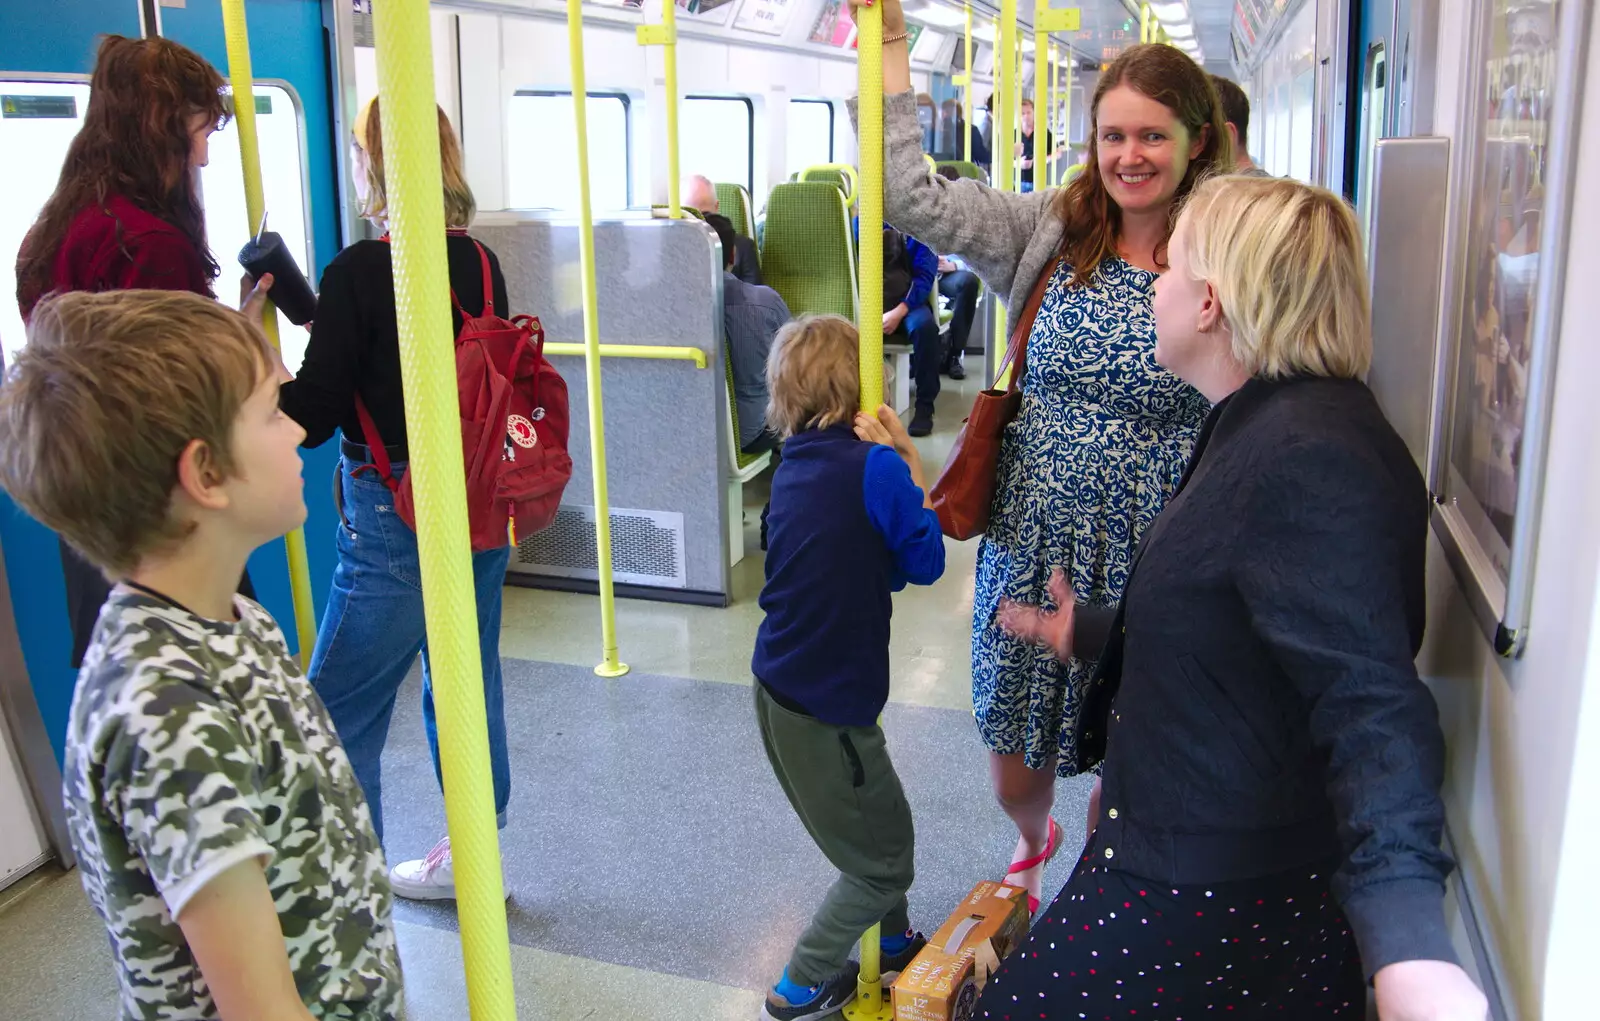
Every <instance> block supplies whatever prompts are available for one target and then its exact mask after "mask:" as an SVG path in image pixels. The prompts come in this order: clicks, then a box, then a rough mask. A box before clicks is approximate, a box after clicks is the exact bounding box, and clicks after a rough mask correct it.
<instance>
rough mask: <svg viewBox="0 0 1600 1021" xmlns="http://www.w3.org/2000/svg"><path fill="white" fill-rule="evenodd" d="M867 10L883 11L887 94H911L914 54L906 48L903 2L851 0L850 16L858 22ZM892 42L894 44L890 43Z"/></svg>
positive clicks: (885, 90) (884, 67)
mask: <svg viewBox="0 0 1600 1021" xmlns="http://www.w3.org/2000/svg"><path fill="white" fill-rule="evenodd" d="M867 7H876V8H878V9H879V10H881V11H883V38H884V39H885V40H886V41H885V42H884V44H883V94H884V95H886V96H897V95H899V94H900V93H902V92H909V91H910V90H911V51H910V50H909V49H908V48H907V47H906V38H905V34H906V13H905V11H904V10H902V9H901V8H900V0H850V16H851V17H852V18H856V17H857V16H856V11H857V10H859V9H862V8H867ZM858 20H859V19H858ZM895 36H899V37H900V38H898V39H895V38H894V37H895ZM891 39H893V40H894V41H893V42H889V41H887V40H891Z"/></svg>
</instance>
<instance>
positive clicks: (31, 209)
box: [0, 81, 89, 365]
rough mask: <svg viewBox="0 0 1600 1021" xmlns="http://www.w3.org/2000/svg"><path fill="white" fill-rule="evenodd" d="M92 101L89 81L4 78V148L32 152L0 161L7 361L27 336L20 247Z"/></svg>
mask: <svg viewBox="0 0 1600 1021" xmlns="http://www.w3.org/2000/svg"><path fill="white" fill-rule="evenodd" d="M88 105H89V86H88V84H87V83H85V82H32V81H0V151H4V152H9V153H27V154H28V155H27V158H26V159H8V160H5V161H4V162H3V163H0V192H3V193H4V194H5V196H6V201H4V202H0V280H3V281H4V282H5V292H4V293H3V294H0V344H3V345H4V349H5V356H6V364H8V365H9V364H10V363H11V362H12V361H14V360H15V358H16V352H17V351H20V350H21V349H22V345H23V343H24V341H25V340H26V338H25V336H24V334H23V328H22V317H21V316H20V315H19V314H18V312H17V302H16V293H17V275H16V274H17V250H18V249H20V248H21V247H22V239H23V237H24V236H26V235H27V233H28V230H29V228H31V227H32V226H33V224H34V221H35V220H37V219H38V218H39V210H40V209H41V208H42V207H43V206H44V204H45V201H46V200H47V199H49V198H50V193H51V192H53V191H55V189H56V181H57V179H58V178H59V177H60V176H61V161H62V160H63V159H64V158H65V157H66V154H67V146H68V145H69V144H71V142H72V138H73V136H74V135H76V134H77V133H78V128H79V126H81V125H82V124H83V113H84V109H85V108H86V107H87V106H88Z"/></svg>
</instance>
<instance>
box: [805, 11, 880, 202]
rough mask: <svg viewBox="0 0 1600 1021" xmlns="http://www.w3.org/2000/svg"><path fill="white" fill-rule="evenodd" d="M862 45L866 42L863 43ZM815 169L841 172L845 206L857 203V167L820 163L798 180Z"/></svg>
mask: <svg viewBox="0 0 1600 1021" xmlns="http://www.w3.org/2000/svg"><path fill="white" fill-rule="evenodd" d="M862 10H865V8H858V9H857V13H858V14H859V13H860V12H861V11H862ZM862 45H865V44H864V43H863V44H862ZM862 169H863V170H865V169H866V168H865V167H862ZM813 170H833V171H837V172H838V173H839V174H841V175H842V176H843V177H844V179H845V183H846V184H848V185H849V186H850V189H849V191H847V192H846V193H845V196H844V204H845V208H847V209H848V208H849V207H850V206H853V205H855V204H856V197H857V196H858V195H860V194H861V178H860V176H859V175H857V173H856V168H855V167H852V166H851V165H850V164H848V163H818V164H816V165H814V166H809V167H806V168H805V169H804V170H802V171H800V176H799V177H798V178H796V180H800V181H804V180H805V179H806V175H807V174H809V173H811V172H812V171H813Z"/></svg>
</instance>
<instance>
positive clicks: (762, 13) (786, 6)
mask: <svg viewBox="0 0 1600 1021" xmlns="http://www.w3.org/2000/svg"><path fill="white" fill-rule="evenodd" d="M797 3H799V0H744V5H743V6H742V7H740V8H739V16H738V17H737V18H735V19H734V21H733V27H734V28H737V29H742V30H744V31H746V32H760V33H761V34H762V35H782V34H783V32H784V30H785V29H787V28H788V27H789V18H790V16H792V15H793V14H794V8H795V5H796V4H797Z"/></svg>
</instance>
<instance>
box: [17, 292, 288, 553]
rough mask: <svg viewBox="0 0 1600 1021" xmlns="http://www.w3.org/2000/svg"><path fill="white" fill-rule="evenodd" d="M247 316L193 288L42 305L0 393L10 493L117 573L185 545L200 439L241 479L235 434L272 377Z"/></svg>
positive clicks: (74, 295)
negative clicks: (177, 500) (184, 474)
mask: <svg viewBox="0 0 1600 1021" xmlns="http://www.w3.org/2000/svg"><path fill="white" fill-rule="evenodd" d="M270 364H271V363H270V362H269V359H268V355H267V351H266V341H265V339H264V338H263V337H262V335H261V332H260V331H259V330H258V329H257V328H256V327H255V326H253V325H252V324H251V323H250V322H249V320H247V319H246V318H245V317H244V315H242V314H241V313H239V312H235V311H233V310H232V309H229V308H226V307H224V306H222V305H219V304H218V303H217V302H216V301H214V300H212V299H210V298H204V297H201V296H200V295H198V294H192V293H190V292H187V291H106V292H103V293H100V294H90V293H86V292H82V291H74V292H69V293H66V294H62V295H60V296H58V297H52V298H47V299H45V300H44V301H42V302H40V303H39V305H38V306H37V307H36V308H35V309H34V312H33V318H32V320H31V322H30V324H29V328H28V344H27V346H26V347H25V348H23V349H22V353H21V354H20V355H19V356H18V357H17V361H16V364H15V365H13V366H11V368H10V369H9V371H8V372H7V373H6V377H5V382H4V384H3V385H0V488H4V489H5V491H6V492H7V493H9V494H11V497H12V498H13V499H14V500H16V501H17V503H19V504H21V505H22V507H23V508H24V509H25V510H27V512H28V513H29V514H32V515H33V516H34V517H35V518H37V519H38V520H39V521H41V522H43V523H44V524H45V525H47V526H49V527H50V528H52V529H54V530H55V531H57V532H58V533H60V534H61V535H62V537H64V538H65V539H66V540H67V541H68V542H69V543H71V544H72V545H73V546H75V547H76V548H77V549H78V550H79V551H81V552H82V553H83V555H84V556H85V557H86V558H87V559H88V560H89V561H90V562H92V563H94V564H95V565H96V566H98V567H99V568H100V569H101V570H103V571H105V572H106V574H107V576H108V577H112V578H116V577H121V576H125V575H126V574H128V573H129V572H130V571H132V569H133V568H134V567H135V566H137V565H138V563H139V562H140V560H142V559H143V558H145V557H146V556H148V555H150V554H152V553H160V552H163V551H165V550H167V549H170V548H171V547H172V546H174V545H176V544H177V543H179V542H181V541H182V540H183V539H184V538H185V537H186V536H187V535H188V533H189V531H191V530H192V529H191V528H186V527H185V526H184V524H183V523H181V522H179V521H176V520H174V519H173V517H172V513H171V506H172V490H173V487H175V486H176V485H177V484H178V458H179V456H180V455H181V454H182V453H183V451H184V449H185V448H186V447H188V445H189V444H190V442H191V441H194V440H200V441H201V442H203V443H205V445H206V447H207V448H208V449H209V452H210V456H211V459H212V463H213V464H215V466H216V468H217V469H218V470H219V471H221V472H222V473H224V475H231V474H232V473H233V471H234V456H233V442H232V441H233V424H234V420H235V418H236V417H237V416H238V414H239V409H240V407H241V406H242V405H243V404H244V402H245V400H246V399H247V398H249V396H250V395H251V393H252V392H254V390H255V389H256V387H257V386H259V385H260V384H261V382H262V380H263V379H264V378H266V374H267V373H268V372H269V371H270V369H269V368H268V366H269V365H270Z"/></svg>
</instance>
